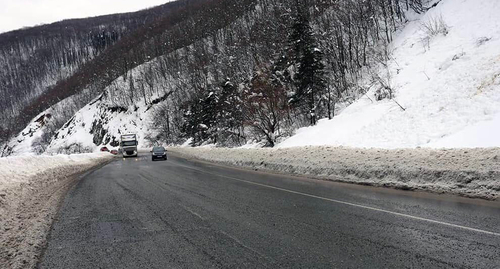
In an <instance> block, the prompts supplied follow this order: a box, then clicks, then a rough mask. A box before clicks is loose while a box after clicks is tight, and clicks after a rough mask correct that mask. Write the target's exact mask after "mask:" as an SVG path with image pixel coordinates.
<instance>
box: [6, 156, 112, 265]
mask: <svg viewBox="0 0 500 269" xmlns="http://www.w3.org/2000/svg"><path fill="white" fill-rule="evenodd" d="M112 158H113V157H112V155H111V154H109V153H93V154H79V155H57V156H17V157H6V158H0V216H1V218H0V264H1V265H2V266H0V267H2V268H4V266H5V267H6V268H34V266H35V264H36V262H37V260H38V256H37V255H39V253H40V251H41V250H42V248H43V246H44V242H45V238H46V235H47V233H48V231H49V228H50V225H51V223H52V219H53V218H54V216H55V214H56V212H57V209H58V206H57V205H58V203H59V202H60V201H61V199H62V198H63V195H64V194H65V192H66V190H67V189H68V188H69V187H70V186H71V184H72V183H73V182H76V179H77V178H78V177H77V175H78V174H80V173H83V172H85V171H87V170H90V169H92V168H93V167H97V166H99V165H101V164H104V163H106V162H108V161H109V160H111V159H112Z"/></svg>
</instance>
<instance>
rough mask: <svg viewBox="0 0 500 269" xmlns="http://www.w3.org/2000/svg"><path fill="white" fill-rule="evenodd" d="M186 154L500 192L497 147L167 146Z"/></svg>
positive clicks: (418, 186) (311, 173) (432, 187)
mask: <svg viewBox="0 0 500 269" xmlns="http://www.w3.org/2000/svg"><path fill="white" fill-rule="evenodd" d="M169 151H171V152H174V153H179V154H181V155H184V156H185V157H190V158H195V159H200V160H206V161H210V162H216V163H221V164H227V165H233V166H242V167H246V168H250V169H259V170H267V171H275V172H281V173H285V174H293V175H302V176H308V177H313V178H319V179H326V180H333V181H339V182H350V183H358V184H366V185H373V186H384V187H393V188H399V189H407V190H426V191H431V192H438V193H442V192H444V193H452V194H458V195H464V196H467V197H481V198H486V199H497V198H498V197H500V180H499V178H500V149H498V148H494V149H470V150H463V149H448V150H435V149H399V150H386V149H360V148H348V147H337V148H335V147H324V146H323V147H314V146H313V147H295V148H285V149H276V148H275V149H229V148H171V149H169Z"/></svg>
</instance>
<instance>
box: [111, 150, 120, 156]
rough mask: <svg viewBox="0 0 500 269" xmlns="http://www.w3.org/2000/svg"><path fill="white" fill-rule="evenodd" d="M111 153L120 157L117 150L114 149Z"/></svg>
mask: <svg viewBox="0 0 500 269" xmlns="http://www.w3.org/2000/svg"><path fill="white" fill-rule="evenodd" d="M110 152H111V154H113V155H118V150H116V149H112V150H111V151H110Z"/></svg>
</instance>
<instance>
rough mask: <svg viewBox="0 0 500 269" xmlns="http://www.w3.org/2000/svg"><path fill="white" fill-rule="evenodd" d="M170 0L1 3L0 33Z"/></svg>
mask: <svg viewBox="0 0 500 269" xmlns="http://www.w3.org/2000/svg"><path fill="white" fill-rule="evenodd" d="M170 1H172V0H0V33H3V32H7V31H10V30H15V29H19V28H22V27H24V26H34V25H38V24H42V23H43V24H46V23H51V22H56V21H60V20H63V19H72V18H85V17H91V16H98V15H105V14H113V13H121V12H129V11H137V10H141V9H145V8H148V7H153V6H157V5H161V4H164V3H166V2H170Z"/></svg>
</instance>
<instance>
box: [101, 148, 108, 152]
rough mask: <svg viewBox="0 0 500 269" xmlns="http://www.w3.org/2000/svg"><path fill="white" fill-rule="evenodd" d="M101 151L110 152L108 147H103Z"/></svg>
mask: <svg viewBox="0 0 500 269" xmlns="http://www.w3.org/2000/svg"><path fill="white" fill-rule="evenodd" d="M101 151H108V152H109V149H108V148H107V147H102V148H101Z"/></svg>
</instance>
